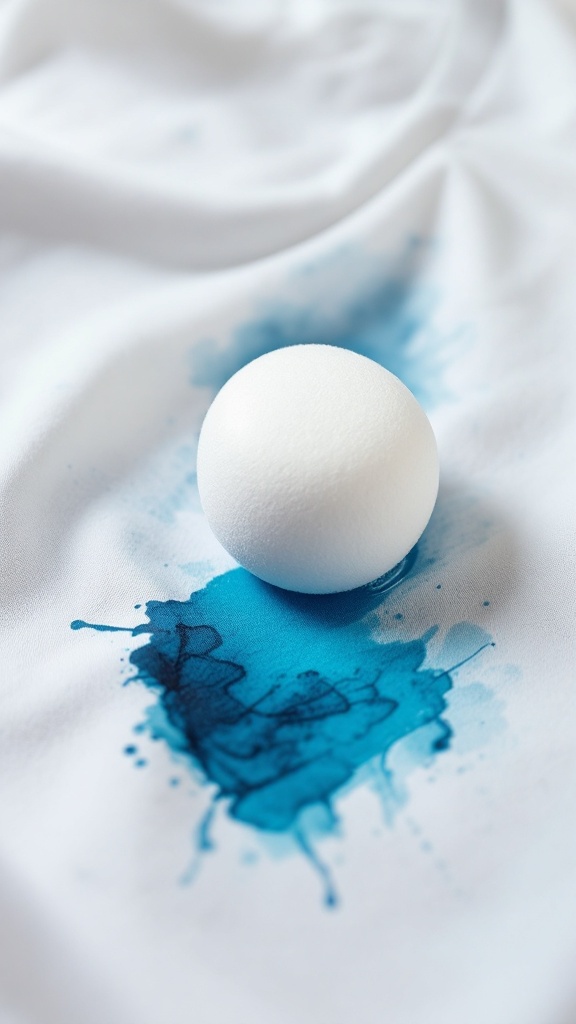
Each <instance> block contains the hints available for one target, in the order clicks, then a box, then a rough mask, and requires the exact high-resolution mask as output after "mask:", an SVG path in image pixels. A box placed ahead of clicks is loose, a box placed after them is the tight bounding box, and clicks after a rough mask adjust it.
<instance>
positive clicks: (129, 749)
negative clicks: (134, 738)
mask: <svg viewBox="0 0 576 1024" xmlns="http://www.w3.org/2000/svg"><path fill="white" fill-rule="evenodd" d="M124 753H125V754H127V755H128V757H132V755H133V754H137V753H138V747H135V746H134V744H133V743H129V744H128V746H126V747H124Z"/></svg>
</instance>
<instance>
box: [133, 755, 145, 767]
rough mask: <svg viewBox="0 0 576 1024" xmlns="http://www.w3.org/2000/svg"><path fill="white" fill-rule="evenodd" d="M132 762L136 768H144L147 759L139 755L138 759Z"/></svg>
mask: <svg viewBox="0 0 576 1024" xmlns="http://www.w3.org/2000/svg"><path fill="white" fill-rule="evenodd" d="M134 764H135V766H136V768H145V767H146V765H147V764H148V761H147V760H146V758H145V757H139V758H138V760H136V761H134Z"/></svg>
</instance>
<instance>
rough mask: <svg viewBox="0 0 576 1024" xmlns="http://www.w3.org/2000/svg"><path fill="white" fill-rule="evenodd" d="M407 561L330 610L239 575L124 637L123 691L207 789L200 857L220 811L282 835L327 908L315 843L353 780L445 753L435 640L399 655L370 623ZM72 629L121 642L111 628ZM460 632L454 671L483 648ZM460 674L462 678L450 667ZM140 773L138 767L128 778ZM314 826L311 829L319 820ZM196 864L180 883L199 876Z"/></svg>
mask: <svg viewBox="0 0 576 1024" xmlns="http://www.w3.org/2000/svg"><path fill="white" fill-rule="evenodd" d="M415 558H416V552H415V551H414V552H411V554H410V556H408V558H407V559H405V560H404V562H403V563H401V565H400V566H399V567H397V568H396V569H395V570H392V572H391V573H388V574H387V575H386V576H385V577H383V578H381V579H380V580H377V581H375V582H374V583H373V584H369V585H368V586H367V587H363V588H360V589H359V590H357V591H351V592H349V593H345V594H332V595H326V596H318V595H306V594H295V593H290V592H288V591H283V590H279V589H277V588H275V587H272V586H270V585H268V584H266V583H263V582H262V581H261V580H259V579H257V578H256V577H254V576H252V575H251V574H250V573H248V572H246V571H245V570H243V569H234V570H232V571H230V572H227V573H225V574H224V575H222V576H217V577H215V578H214V579H212V580H211V581H210V582H209V583H208V584H207V585H206V586H205V587H204V588H203V589H201V590H198V591H196V592H195V593H193V594H192V595H191V597H190V598H189V599H188V600H187V601H173V600H168V601H149V602H148V603H147V604H146V617H147V622H144V623H141V624H140V625H137V626H136V627H134V628H125V631H126V632H130V633H131V634H132V635H133V636H135V637H137V636H141V635H146V636H147V637H148V639H147V642H146V643H145V644H144V645H143V646H141V647H138V648H136V649H135V650H133V651H132V653H131V655H130V662H131V664H132V666H133V668H134V669H135V675H134V677H133V679H135V680H139V681H140V682H141V683H143V684H144V685H146V686H148V687H149V688H150V689H151V690H152V691H153V692H154V693H155V694H156V695H157V702H156V704H154V705H153V706H151V707H150V708H148V709H147V712H146V723H145V724H142V723H140V724H139V725H138V726H137V727H136V729H137V730H138V731H142V729H143V728H146V730H147V731H148V732H149V734H150V735H151V737H152V738H154V739H160V738H161V739H163V740H164V741H165V742H166V743H167V744H168V745H169V747H170V749H171V750H172V752H173V753H174V754H175V755H176V756H177V757H179V758H180V759H182V758H183V759H184V760H185V761H186V762H187V763H188V765H189V767H191V768H192V769H193V770H194V771H195V772H198V770H199V771H200V773H201V775H202V777H203V779H204V780H205V781H207V782H209V783H211V784H212V786H213V787H214V797H213V799H212V801H211V803H210V806H209V808H208V811H207V812H206V814H205V816H204V817H203V819H202V821H201V822H200V825H199V827H198V829H197V834H196V847H197V851H198V852H199V853H202V852H203V851H208V850H211V849H213V848H214V842H213V840H212V838H211V834H210V830H211V826H212V824H213V820H214V816H215V813H216V809H217V806H219V805H220V804H225V806H226V809H227V811H228V813H229V814H230V815H231V817H232V818H234V819H236V820H237V821H239V822H243V823H245V824H247V825H249V826H252V827H253V828H255V829H258V830H261V831H262V832H264V833H269V834H278V835H279V834H282V833H284V834H290V835H291V836H292V840H293V841H294V842H295V843H296V845H297V846H298V848H299V849H300V850H301V851H302V853H303V854H304V855H305V856H306V857H307V859H308V861H309V862H310V863H311V865H312V866H313V868H314V869H315V871H316V872H317V874H318V875H319V877H320V878H321V880H322V883H323V886H324V898H325V902H326V904H327V905H328V906H335V905H336V903H337V894H336V890H335V888H334V885H333V882H332V879H331V877H330V872H329V869H328V868H327V866H326V865H324V864H323V863H322V861H321V860H320V858H319V856H318V854H317V852H316V850H315V849H314V846H313V844H312V839H313V836H314V835H318V831H319V830H318V828H317V826H316V825H315V824H314V818H315V817H316V818H318V815H316V816H315V815H314V814H313V812H315V811H318V812H321V814H320V816H321V817H323V822H324V824H323V826H322V829H321V830H320V831H321V832H323V834H328V833H329V832H330V831H332V832H333V831H335V830H336V829H337V820H336V818H335V815H334V813H333V806H332V802H333V800H334V799H335V797H336V796H337V794H338V793H339V791H341V790H342V789H343V788H344V787H346V786H349V785H350V784H353V783H355V782H357V781H358V779H359V778H360V777H361V774H362V772H361V769H362V768H363V766H366V765H368V764H369V763H372V762H374V761H375V760H377V761H379V763H380V765H381V768H382V770H383V771H384V772H385V771H386V758H387V755H388V752H389V751H390V749H391V748H392V747H393V746H394V745H395V744H397V743H398V741H399V740H401V739H404V738H406V737H412V738H413V740H414V745H413V751H412V752H413V757H414V762H415V763H419V764H428V763H430V761H431V760H432V759H433V758H434V757H435V756H437V755H438V754H439V753H441V752H442V751H443V750H446V749H447V748H448V746H449V745H450V742H451V738H452V730H451V727H450V725H449V723H448V721H447V720H446V719H445V718H444V713H445V711H446V709H447V701H446V695H447V693H448V691H450V690H451V688H452V678H451V675H450V673H451V671H452V668H451V669H448V670H446V671H442V670H437V669H432V668H429V667H426V665H425V661H426V655H427V643H428V641H429V639H430V638H431V637H432V636H433V635H434V633H435V632H436V629H437V627H435V626H433V627H431V628H430V629H428V630H427V631H426V632H425V633H424V634H423V635H422V636H420V637H418V638H416V639H414V640H409V641H399V640H393V641H391V642H386V643H384V642H379V641H378V640H377V639H376V638H375V636H374V633H375V631H376V630H377V629H378V628H381V627H380V622H379V619H378V616H377V615H376V614H375V609H376V608H377V607H378V606H379V605H380V604H381V603H382V600H383V597H384V595H385V594H386V593H387V592H388V591H389V590H390V589H391V588H392V587H395V586H396V585H397V584H398V583H399V582H401V580H402V579H403V578H404V577H405V576H406V574H407V573H409V571H410V570H411V568H412V566H413V565H414V561H415ZM82 626H87V627H90V628H96V629H99V630H106V629H111V630H114V631H120V630H121V629H122V628H123V627H118V626H104V625H96V626H91V624H89V623H84V622H82V621H81V620H75V621H74V623H72V628H73V629H79V628H81V627H82ZM465 627H466V624H460V625H459V627H454V629H453V630H451V631H450V632H449V634H448V636H447V638H446V642H445V649H446V651H452V653H456V654H457V657H456V660H457V661H458V662H461V661H462V658H461V657H460V655H461V647H462V645H466V644H467V647H466V652H465V653H466V657H470V650H471V648H470V641H471V640H472V641H473V647H478V646H479V643H478V641H480V646H481V647H483V646H486V644H488V643H489V642H490V641H489V639H488V640H486V637H487V634H485V633H484V631H483V630H479V629H478V627H473V626H470V627H468V632H466V629H465ZM456 667H458V666H457V665H456ZM142 761H143V759H139V760H138V761H136V764H137V765H140V764H141V763H142ZM318 820H319V819H318ZM196 870H197V864H195V865H193V867H192V868H191V869H190V871H189V872H188V875H187V878H186V880H187V881H190V880H191V878H192V877H193V876H194V875H195V873H196Z"/></svg>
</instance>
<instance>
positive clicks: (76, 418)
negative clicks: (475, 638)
mask: <svg viewBox="0 0 576 1024" xmlns="http://www.w3.org/2000/svg"><path fill="white" fill-rule="evenodd" d="M0 210H1V214H0V217H1V226H2V236H1V239H0V259H1V265H2V271H1V278H0V343H1V350H0V351H1V359H2V368H1V374H0V395H1V399H2V407H1V412H0V425H1V436H2V444H1V446H0V503H1V504H0V508H1V519H0V526H1V530H2V567H1V577H0V589H1V613H0V614H1V618H0V625H1V630H0V636H1V643H2V661H1V669H0V672H1V680H2V681H1V707H2V710H1V720H0V725H1V730H2V744H1V749H0V759H1V765H2V767H1V770H0V817H1V831H0V906H1V908H2V909H1V913H0V944H1V949H2V953H1V956H0V990H1V997H0V1006H1V1009H0V1021H2V1024H92V1022H98V1024H104V1022H105V1024H131V1022H134V1024H158V1022H162V1024H189V1022H191V1021H193V1022H194V1024H248V1022H250V1024H288V1022H290V1024H294V1022H295V1021H297V1022H298V1024H383V1022H385V1024H571V1022H572V1021H573V1020H574V1019H576V983H575V981H574V962H575V957H576V914H575V904H574V900H575V896H576V891H575V890H576V867H575V865H576V828H575V825H574V796H575V789H576V786H575V782H576V743H575V741H574V695H573V680H574V669H573V665H574V654H575V651H574V642H573V613H574V606H573V582H574V579H573V576H574V573H573V568H574V566H573V561H572V560H571V553H572V552H573V546H574V545H573V541H574V531H573V518H574V505H573V501H574V482H573V481H574V447H575V445H574V441H575V437H574V384H573V381H574V369H575V367H574V347H575V346H574V335H575V331H576V289H575V287H574V280H575V273H576V5H575V4H574V3H573V2H572V0H548V2H544V0H541V2H538V0H516V2H513V0H511V2H509V3H505V2H498V0H477V2H473V0H470V2H462V3H456V2H442V0H427V2H409V0H396V2H384V0H382V2H369V0H347V2H343V0H339V2H328V0H325V2H324V0H302V2H292V3H285V2H280V0H278V2H273V0H266V2H264V0H260V2H255V0H254V2H234V3H233V2H224V0H215V2H213V3H209V2H208V0H205V2H201V0H132V2H131V0H85V2H83V3H78V2H74V0H4V2H3V3H2V5H1V6H0ZM415 236H418V237H422V238H431V239H433V240H434V244H433V245H432V247H431V249H430V250H429V253H428V256H426V257H425V258H424V260H423V262H422V266H421V268H420V271H419V273H420V275H421V277H422V280H423V281H428V280H433V281H434V287H435V288H437V289H438V294H439V296H440V300H439V305H438V307H437V309H436V312H435V314H434V316H435V318H436V324H435V329H437V330H438V337H444V338H447V337H449V336H450V335H454V334H455V332H457V331H459V330H460V329H461V328H462V325H464V331H465V334H466V338H465V341H464V342H463V343H462V345H461V346H460V349H459V353H458V357H457V358H455V359H454V360H452V361H451V362H450V363H449V365H448V366H447V368H446V383H447V385H448V388H449V391H450V393H451V394H452V396H453V397H452V399H451V400H450V401H447V402H445V403H443V404H441V405H439V406H438V408H437V409H436V410H435V411H434V412H433V417H432V418H433V423H434V426H435V429H436V431H437V434H438V438H439V443H440V450H441V454H442V462H443V467H444V472H445V474H446V476H447V478H448V479H452V480H457V481H458V480H460V481H464V483H465V484H466V486H468V485H472V486H473V489H474V490H475V491H476V492H478V493H479V494H481V495H482V501H483V503H484V504H485V505H486V506H487V507H488V508H489V509H491V510H492V512H493V513H494V515H493V518H494V519H495V520H496V521H497V522H499V523H500V531H499V532H497V534H496V535H495V536H494V537H493V538H492V540H491V541H490V543H489V544H488V545H487V546H485V547H484V548H483V549H482V551H481V552H476V553H474V552H472V553H470V552H469V553H468V554H466V553H465V554H463V555H462V558H461V561H460V563H458V561H457V559H456V562H455V564H454V570H453V571H454V576H453V580H454V581H455V583H454V587H453V591H452V595H453V596H452V598H450V600H452V601H453V604H454V607H453V608H452V609H451V614H452V616H453V619H452V621H456V620H457V619H458V618H462V619H464V618H466V617H467V612H468V611H469V609H470V608H471V607H472V606H473V605H474V606H475V604H476V603H477V598H478V592H479V588H481V587H482V586H484V587H490V588H491V596H492V597H493V600H492V606H491V609H490V614H489V618H488V619H487V621H488V623H489V628H490V630H491V632H492V633H493V635H494V636H495V638H496V640H497V643H498V648H497V651H498V656H497V661H496V662H495V663H494V667H493V669H492V670H488V669H487V670H486V672H484V673H483V674H482V676H481V678H482V679H483V681H484V682H486V681H487V678H488V676H487V673H488V674H489V672H490V671H491V672H492V674H491V676H490V686H491V687H492V689H493V690H494V691H495V692H496V693H497V696H498V699H499V700H502V701H503V702H504V704H505V718H506V723H507V724H506V732H505V734H504V735H503V736H501V737H500V738H499V740H498V741H497V742H496V741H495V742H494V743H493V744H492V745H488V746H487V747H486V750H485V757H484V759H483V760H481V761H477V762H475V763H474V766H473V769H471V770H469V771H468V770H467V771H465V772H460V771H459V770H458V769H459V768H460V767H462V766H463V762H462V759H461V758H460V759H459V756H458V752H457V750H454V751H450V752H448V753H446V754H445V755H443V758H442V759H441V762H439V767H438V777H437V780H436V783H435V785H434V786H430V785H427V784H426V781H425V779H424V777H423V775H424V773H421V774H420V775H419V774H416V775H415V776H414V777H413V778H411V779H410V802H409V804H408V808H407V810H406V811H405V812H403V813H401V814H400V815H399V816H398V818H397V820H396V823H395V825H394V826H393V827H392V828H390V829H385V830H384V834H383V835H382V836H381V837H380V839H379V840H378V841H376V840H375V839H374V837H373V836H372V832H373V829H374V827H375V823H376V822H377V809H376V806H375V804H374V800H373V797H371V796H370V794H369V793H368V791H367V789H366V788H365V787H364V788H362V787H361V788H358V789H356V790H354V791H353V792H352V793H351V794H349V795H348V796H347V797H346V799H345V801H344V805H345V806H344V817H345V821H346V858H345V864H344V865H343V866H342V867H341V869H339V870H340V877H339V881H340V884H341V885H342V889H343V892H344V895H345V899H344V902H343V906H342V908H341V909H340V910H339V911H338V912H336V913H332V914H331V913H329V912H327V911H326V910H325V909H324V908H323V907H322V906H321V904H320V901H319V899H318V882H317V879H316V878H315V877H314V876H313V874H312V872H310V869H309V865H307V864H306V863H305V862H304V861H303V859H302V860H301V859H298V858H296V857H292V858H286V859H285V860H284V861H281V862H278V861H277V860H275V859H274V858H271V857H262V858H261V861H260V863H259V864H258V865H257V866H256V867H255V868H254V869H253V870H250V871H248V870H247V869H246V868H245V867H242V866H241V864H240V852H241V849H242V848H243V842H244V840H243V839H242V838H241V837H240V835H239V830H238V828H234V827H233V826H232V825H231V824H229V823H227V822H226V821H225V820H224V821H222V822H220V824H219V849H218V855H217V856H216V855H215V856H214V857H213V858H207V859H206V863H205V864H204V865H203V868H202V873H201V875H200V876H199V878H198V879H197V881H196V882H195V883H194V885H192V886H191V887H189V888H185V889H183V888H182V887H180V886H179V885H178V884H177V879H178V877H179V875H180V874H181V872H182V869H183V867H184V866H185V863H186V860H187V858H188V856H189V852H190V846H191V843H190V834H191V828H192V824H193V822H194V821H195V820H197V817H198V813H199V810H201V803H202V799H203V798H202V792H203V790H202V787H199V788H198V793H197V795H196V797H195V798H194V799H195V801H196V802H195V803H194V799H193V798H192V797H191V796H190V792H183V791H182V790H174V791H172V790H167V787H166V772H167V771H168V770H169V768H168V767H167V766H168V765H169V758H168V755H167V754H166V753H165V752H163V751H160V750H157V751H155V760H154V763H153V764H152V765H151V766H150V768H149V769H147V770H146V771H144V772H140V773H139V772H138V771H135V770H134V769H133V768H132V767H131V765H130V764H129V763H128V761H127V760H126V759H125V758H123V757H122V756H121V750H122V747H123V745H124V743H125V742H126V740H127V737H129V735H130V730H131V728H132V726H133V724H134V722H135V721H137V720H138V718H139V717H140V716H141V714H142V709H143V708H144V707H146V706H147V705H148V704H149V703H150V694H149V693H146V692H144V690H143V688H142V687H138V686H131V687H130V686H129V687H125V688H123V687H122V685H121V682H122V676H121V675H120V668H119V666H120V658H121V657H122V656H123V655H125V647H126V640H125V638H124V636H123V634H118V635H116V634H112V635H110V636H108V635H107V634H89V633H87V632H84V633H81V634H78V633H72V632H71V631H70V629H69V623H70V620H71V619H74V618H76V617H83V618H86V619H90V620H93V621H102V622H117V623H127V624H129V623H130V622H131V621H132V620H131V619H130V611H129V610H130V609H131V608H132V605H133V604H134V603H135V602H136V601H139V600H142V599H146V598H151V597H158V598H160V599H165V598H168V597H176V598H178V599H184V598H185V597H186V596H187V594H188V593H189V591H190V590H191V589H192V588H193V586H198V585H201V584H202V583H203V582H205V579H208V578H209V577H210V576H211V575H213V574H214V573H215V572H221V571H224V570H225V569H227V568H228V567H229V566H230V565H231V562H230V560H229V559H228V558H227V556H226V555H225V554H224V553H223V552H222V551H221V550H220V549H219V548H218V546H217V545H216V544H215V542H214V541H212V540H211V538H210V536H209V533H208V531H207V529H206V527H205V526H204V524H203V522H202V518H201V516H200V513H199V511H198V509H197V508H194V507H193V506H189V507H187V508H184V509H183V510H181V511H180V512H177V513H176V514H175V515H173V516H172V518H170V515H169V514H168V513H166V510H165V509H163V507H162V500H163V498H162V495H163V494H167V495H169V494H170V493H171V489H172V491H173V490H174V488H175V487H177V486H178V481H179V480H180V479H181V477H182V474H183V472H184V469H183V467H182V464H181V463H180V462H179V461H178V459H179V456H178V451H179V450H180V447H179V446H181V445H182V443H183V442H184V441H186V440H187V441H188V443H190V444H193V442H194V437H195V432H196V431H197V428H198V425H199V422H200V421H201V417H202V414H203V411H204V409H205V408H206V405H207V402H208V401H209V398H210V395H209V392H208V389H196V390H194V389H193V388H192V387H191V386H190V384H189V382H188V377H189V369H190V359H191V358H192V360H193V351H194V345H195V343H197V342H198V341H199V340H201V339H203V338H206V337H213V338H215V339H218V340H219V343H220V344H221V345H226V344H227V343H228V339H229V338H230V336H231V332H232V331H233V330H234V327H235V326H236V325H238V324H241V323H242V322H243V320H246V319H250V317H253V316H254V310H255V309H257V308H258V305H259V303H262V302H263V301H265V300H267V299H269V298H270V296H272V297H274V296H280V297H282V296H283V295H284V294H285V289H286V287H287V282H290V281H293V280H294V274H295V273H297V272H298V271H299V270H300V269H301V268H303V267H307V266H310V265H312V264H315V262H319V263H322V261H323V260H326V259H328V260H329V259H330V258H332V256H333V254H334V253H339V252H342V251H347V252H355V251H356V250H358V251H362V252H371V253H383V254H385V258H386V260H388V261H389V263H390V265H391V266H393V265H394V260H395V259H399V258H400V256H399V254H401V253H402V251H403V250H404V248H405V246H406V241H407V239H409V238H410V237H415ZM191 352H192V357H191V355H190V353H191ZM184 562H187V563H192V562H198V563H202V564H203V565H204V566H205V567H206V568H205V571H204V570H202V565H200V568H198V569H197V578H196V579H191V578H190V576H186V575H185V573H183V572H182V571H181V570H180V569H179V568H178V566H179V564H181V563H184ZM203 571H204V576H203V575H202V573H203ZM446 572H447V573H448V572H449V570H448V569H447V570H446ZM133 614H134V619H133V621H134V623H135V622H137V621H139V620H138V618H137V617H136V613H135V612H134V613H133ZM407 620H408V622H407V626H406V628H407V629H408V630H409V628H410V625H411V624H413V623H414V622H415V623H417V621H418V609H417V608H415V609H413V619H412V623H411V621H410V613H409V612H408V613H407ZM506 663H511V664H513V665H515V666H517V667H518V671H517V672H516V673H513V672H511V671H506V670H505V665H506ZM462 671H463V672H464V673H465V672H467V671H469V672H470V676H469V678H470V679H474V678H476V677H477V675H478V669H477V668H476V667H474V668H470V669H465V670H462ZM475 673H476V675H475ZM189 788H190V787H189ZM415 821H416V822H418V823H419V827H420V828H421V829H422V832H423V834H424V835H425V836H426V837H428V840H429V841H430V842H431V843H432V844H433V846H434V849H435V850H436V852H437V855H438V858H441V859H442V860H443V861H444V862H445V863H446V864H447V865H449V879H448V880H447V879H446V877H444V876H443V875H441V873H439V872H438V870H437V869H436V868H435V867H434V866H433V862H432V860H431V859H430V858H426V857H425V856H423V854H422V852H421V850H420V849H419V846H418V843H416V842H415V839H414V835H413V831H411V828H412V829H413V823H414V822H415ZM337 852H338V851H337V844H336V845H335V846H334V849H333V850H332V848H330V850H328V853H329V855H330V856H334V857H336V856H337Z"/></svg>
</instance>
